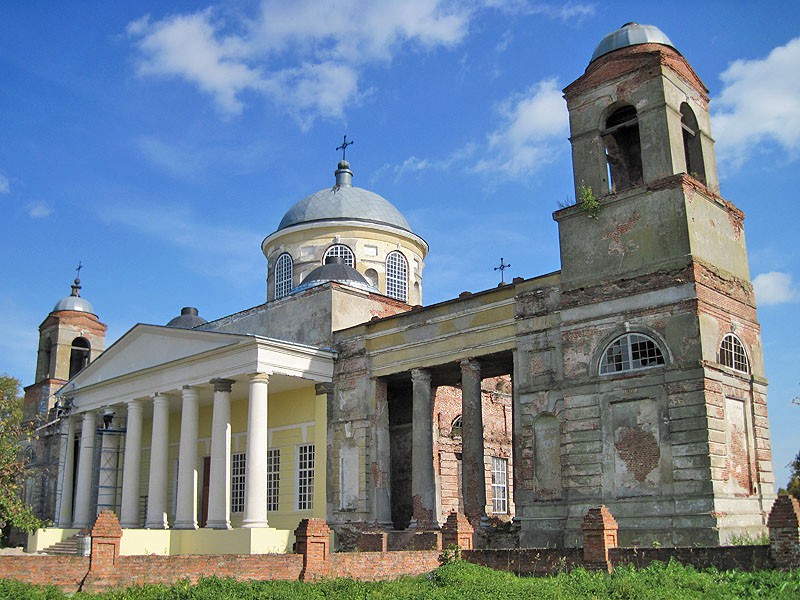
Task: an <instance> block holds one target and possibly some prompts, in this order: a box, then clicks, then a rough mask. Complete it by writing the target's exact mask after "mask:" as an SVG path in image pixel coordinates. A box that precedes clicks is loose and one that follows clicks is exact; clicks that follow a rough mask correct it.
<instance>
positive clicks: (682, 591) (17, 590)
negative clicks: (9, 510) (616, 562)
mask: <svg viewBox="0 0 800 600" xmlns="http://www.w3.org/2000/svg"><path fill="white" fill-rule="evenodd" d="M68 597H69V596H68V595H67V594H64V593H62V592H60V591H59V590H57V589H55V588H52V587H51V588H41V587H35V586H30V585H26V584H20V583H16V582H13V581H5V580H0V598H13V599H14V600H62V599H65V598H68ZM72 598H73V600H89V599H93V600H162V599H164V600H217V599H224V600H227V599H230V600H255V599H272V598H276V599H277V598H290V599H292V600H305V599H311V598H320V599H322V598H324V599H337V600H351V599H352V600H363V599H365V598H370V599H373V598H374V599H386V600H389V599H407V600H411V599H422V598H425V599H428V598H430V599H434V600H439V599H458V600H462V599H469V600H483V599H486V600H504V599H506V598H509V599H515V598H520V599H522V598H525V599H529V598H536V599H538V598H553V599H564V600H572V599H573V598H620V599H626V598H630V599H637V600H638V599H641V598H643V599H662V598H663V599H682V598H703V599H706V598H710V599H716V598H744V599H748V598H759V599H760V598H786V599H790V598H791V599H796V598H800V570H795V571H789V572H781V571H758V572H755V573H744V572H742V571H717V570H713V569H710V570H704V571H698V570H696V569H694V568H692V567H686V566H683V565H680V564H678V563H676V562H671V563H669V564H666V565H665V564H662V563H656V564H653V565H651V566H650V567H648V568H646V569H635V568H633V567H621V568H618V569H616V570H615V571H614V573H613V574H611V575H607V574H605V573H597V572H589V571H585V570H583V569H576V570H574V571H572V572H570V573H560V574H558V575H555V576H552V577H517V576H515V575H513V574H511V573H505V572H501V571H493V570H491V569H487V568H485V567H480V566H477V565H472V564H469V563H466V562H463V561H460V562H455V563H453V564H448V565H444V566H442V567H440V568H439V569H437V570H436V571H434V572H433V573H431V574H430V575H427V576H420V577H405V578H403V579H400V580H398V581H393V582H377V583H363V582H358V581H352V580H348V579H332V580H327V581H322V582H319V583H314V584H308V583H301V582H281V581H258V582H243V583H240V582H235V581H233V580H232V579H219V578H216V577H211V578H208V579H203V580H201V581H200V582H199V583H198V584H197V585H191V584H189V583H188V582H181V583H178V584H176V585H173V586H163V585H148V586H143V587H135V588H128V589H125V590H114V591H109V592H103V593H99V594H87V593H83V592H81V593H78V594H74V595H73V596H72Z"/></svg>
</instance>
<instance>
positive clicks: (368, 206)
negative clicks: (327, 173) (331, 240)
mask: <svg viewBox="0 0 800 600" xmlns="http://www.w3.org/2000/svg"><path fill="white" fill-rule="evenodd" d="M352 178H353V173H352V171H350V164H349V163H348V162H347V161H341V162H340V163H339V168H338V169H337V171H336V184H335V185H334V186H333V187H332V188H326V189H324V190H320V191H318V192H316V193H314V194H311V195H310V196H306V197H305V198H303V199H302V200H300V201H299V202H298V203H297V204H295V205H294V206H293V207H292V208H290V209H289V211H288V212H287V213H286V214H285V215H284V216H283V219H281V222H280V225H278V231H280V230H281V229H286V228H287V227H291V226H292V225H298V224H300V223H309V222H313V221H342V220H347V221H367V222H370V223H380V224H384V225H391V226H393V227H399V228H400V229H404V230H406V231H411V228H410V227H409V225H408V221H406V219H405V217H404V216H403V215H402V214H401V213H400V211H399V210H397V208H395V207H394V206H393V205H392V203H391V202H389V201H388V200H387V199H386V198H383V197H382V196H379V195H378V194H376V193H374V192H370V191H369V190H365V189H362V188H358V187H353V186H352V183H351V182H352Z"/></svg>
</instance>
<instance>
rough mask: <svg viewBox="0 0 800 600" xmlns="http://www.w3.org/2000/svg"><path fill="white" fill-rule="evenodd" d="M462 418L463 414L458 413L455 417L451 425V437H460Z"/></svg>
mask: <svg viewBox="0 0 800 600" xmlns="http://www.w3.org/2000/svg"><path fill="white" fill-rule="evenodd" d="M462 422H463V421H462V420H461V415H458V416H457V417H456V418H455V419H453V424H452V425H450V437H451V438H460V437H461V431H462Z"/></svg>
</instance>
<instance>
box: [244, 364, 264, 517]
mask: <svg viewBox="0 0 800 600" xmlns="http://www.w3.org/2000/svg"><path fill="white" fill-rule="evenodd" d="M268 404H269V375H267V374H266V373H256V374H255V375H253V376H252V377H251V378H250V399H249V402H248V412H247V462H246V463H245V478H244V520H243V521H242V527H269V522H268V521H267V450H268V447H269V435H268V433H269V432H268V429H267V414H268Z"/></svg>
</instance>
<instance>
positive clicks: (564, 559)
mask: <svg viewBox="0 0 800 600" xmlns="http://www.w3.org/2000/svg"><path fill="white" fill-rule="evenodd" d="M461 558H463V559H464V560H466V561H467V562H471V563H473V564H476V565H483V566H484V567H489V568H492V569H496V570H498V571H510V572H512V573H516V574H517V575H553V574H555V573H558V572H560V571H564V570H570V569H574V568H575V567H578V566H580V565H582V564H583V550H581V548H511V549H507V550H462V551H461Z"/></svg>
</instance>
